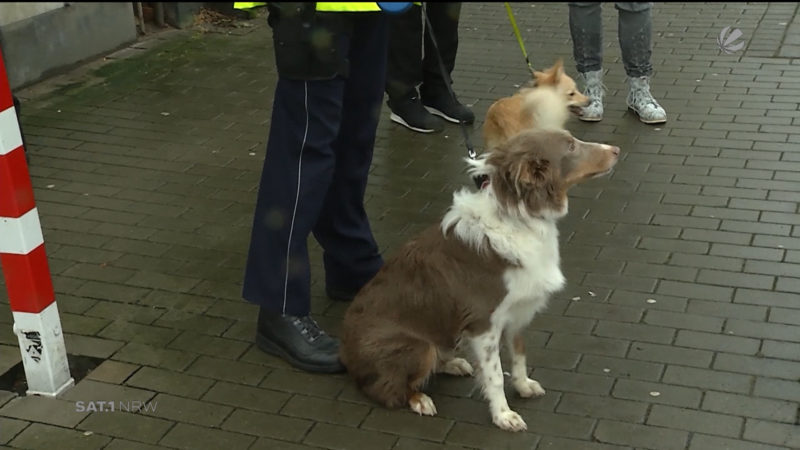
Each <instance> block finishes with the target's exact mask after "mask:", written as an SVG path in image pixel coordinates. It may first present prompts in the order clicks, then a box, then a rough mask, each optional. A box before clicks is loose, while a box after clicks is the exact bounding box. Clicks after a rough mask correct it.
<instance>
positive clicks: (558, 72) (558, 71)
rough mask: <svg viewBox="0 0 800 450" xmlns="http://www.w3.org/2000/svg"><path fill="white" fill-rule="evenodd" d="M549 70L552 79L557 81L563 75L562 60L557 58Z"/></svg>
mask: <svg viewBox="0 0 800 450" xmlns="http://www.w3.org/2000/svg"><path fill="white" fill-rule="evenodd" d="M550 70H551V71H552V73H553V80H554V81H556V82H558V80H559V79H561V77H563V76H564V60H563V59H561V58H559V59H558V61H556V63H555V65H553V67H552V68H551V69H550Z"/></svg>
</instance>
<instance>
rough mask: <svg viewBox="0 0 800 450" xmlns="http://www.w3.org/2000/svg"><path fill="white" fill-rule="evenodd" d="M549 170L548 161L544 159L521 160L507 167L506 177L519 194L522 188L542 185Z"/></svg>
mask: <svg viewBox="0 0 800 450" xmlns="http://www.w3.org/2000/svg"><path fill="white" fill-rule="evenodd" d="M549 170H550V161H548V160H546V159H541V158H535V159H533V160H525V159H522V160H520V161H516V162H514V163H512V164H511V165H510V166H509V170H508V173H507V176H508V179H509V181H510V182H511V184H513V185H514V186H515V187H516V188H517V191H518V192H519V191H521V190H522V188H523V187H525V188H532V187H536V186H539V185H541V184H543V183H544V182H545V180H547V173H548V171H549Z"/></svg>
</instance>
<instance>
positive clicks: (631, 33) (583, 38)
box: [569, 2, 667, 124]
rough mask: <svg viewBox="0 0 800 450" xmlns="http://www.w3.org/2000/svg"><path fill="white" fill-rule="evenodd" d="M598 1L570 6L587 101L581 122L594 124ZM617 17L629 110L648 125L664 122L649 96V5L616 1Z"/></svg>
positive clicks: (599, 55)
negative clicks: (587, 104)
mask: <svg viewBox="0 0 800 450" xmlns="http://www.w3.org/2000/svg"><path fill="white" fill-rule="evenodd" d="M600 5H601V4H600V3H599V2H571V3H569V28H570V34H571V35H572V46H573V47H572V48H573V54H574V56H575V63H576V66H577V70H578V73H579V74H580V76H579V78H580V79H581V81H582V82H583V84H584V91H583V92H584V94H586V95H587V96H588V97H589V98H590V99H591V103H590V104H589V106H586V107H584V108H583V115H582V116H581V117H580V119H581V120H584V121H587V122H597V121H599V120H602V118H603V22H602V10H601V6H600ZM614 5H615V7H616V9H617V11H618V14H619V19H618V35H619V45H620V49H621V50H622V62H623V64H624V66H625V72H626V74H627V75H628V96H627V99H626V102H627V105H628V108H630V109H631V110H633V111H634V112H635V113H636V114H637V115H638V116H639V120H641V121H642V122H644V123H648V124H658V123H664V122H666V121H667V113H666V112H665V111H664V108H662V107H661V105H659V104H658V102H657V101H656V99H654V98H653V96H652V94H651V93H650V77H651V75H652V73H653V66H652V64H651V62H650V58H651V56H652V52H653V46H652V34H653V24H652V14H651V13H652V6H653V4H652V3H648V2H616V3H615V4H614Z"/></svg>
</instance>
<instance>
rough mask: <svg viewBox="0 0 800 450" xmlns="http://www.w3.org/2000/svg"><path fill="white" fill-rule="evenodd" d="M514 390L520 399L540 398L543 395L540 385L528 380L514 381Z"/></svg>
mask: <svg viewBox="0 0 800 450" xmlns="http://www.w3.org/2000/svg"><path fill="white" fill-rule="evenodd" d="M514 388H515V389H516V390H517V393H519V395H520V397H522V398H531V397H541V396H543V395H544V394H545V391H544V389H543V388H542V385H541V384H539V382H538V381H536V380H532V379H530V378H525V379H524V380H514Z"/></svg>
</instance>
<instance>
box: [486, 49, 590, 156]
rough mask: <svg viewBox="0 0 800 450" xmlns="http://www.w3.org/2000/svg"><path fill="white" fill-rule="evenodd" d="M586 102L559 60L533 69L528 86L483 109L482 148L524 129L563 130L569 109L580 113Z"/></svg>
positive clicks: (504, 139) (493, 144) (508, 137)
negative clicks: (535, 70)
mask: <svg viewBox="0 0 800 450" xmlns="http://www.w3.org/2000/svg"><path fill="white" fill-rule="evenodd" d="M588 105H589V97H587V96H585V95H583V94H582V93H581V92H580V91H579V90H578V87H577V86H576V85H575V80H573V79H572V78H571V77H570V76H569V75H567V74H566V73H565V72H564V63H563V61H562V60H560V59H559V60H558V61H556V63H555V64H554V65H553V67H550V68H549V69H547V70H545V71H544V72H534V73H533V80H532V82H531V85H530V86H526V87H523V88H522V89H520V90H519V92H517V93H516V94H514V95H512V96H511V97H503V98H501V99H499V100H497V101H496V102H494V103H492V106H490V107H489V109H488V110H487V111H486V121H485V122H484V123H483V141H484V144H485V146H484V148H494V147H496V146H497V145H499V144H502V143H503V142H505V141H507V140H508V139H510V138H511V137H513V136H515V135H517V134H518V133H520V132H522V131H524V130H530V129H534V128H558V129H563V128H564V126H565V124H566V123H567V120H568V119H569V115H570V112H572V113H573V114H576V115H580V112H581V107H582V106H588Z"/></svg>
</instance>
